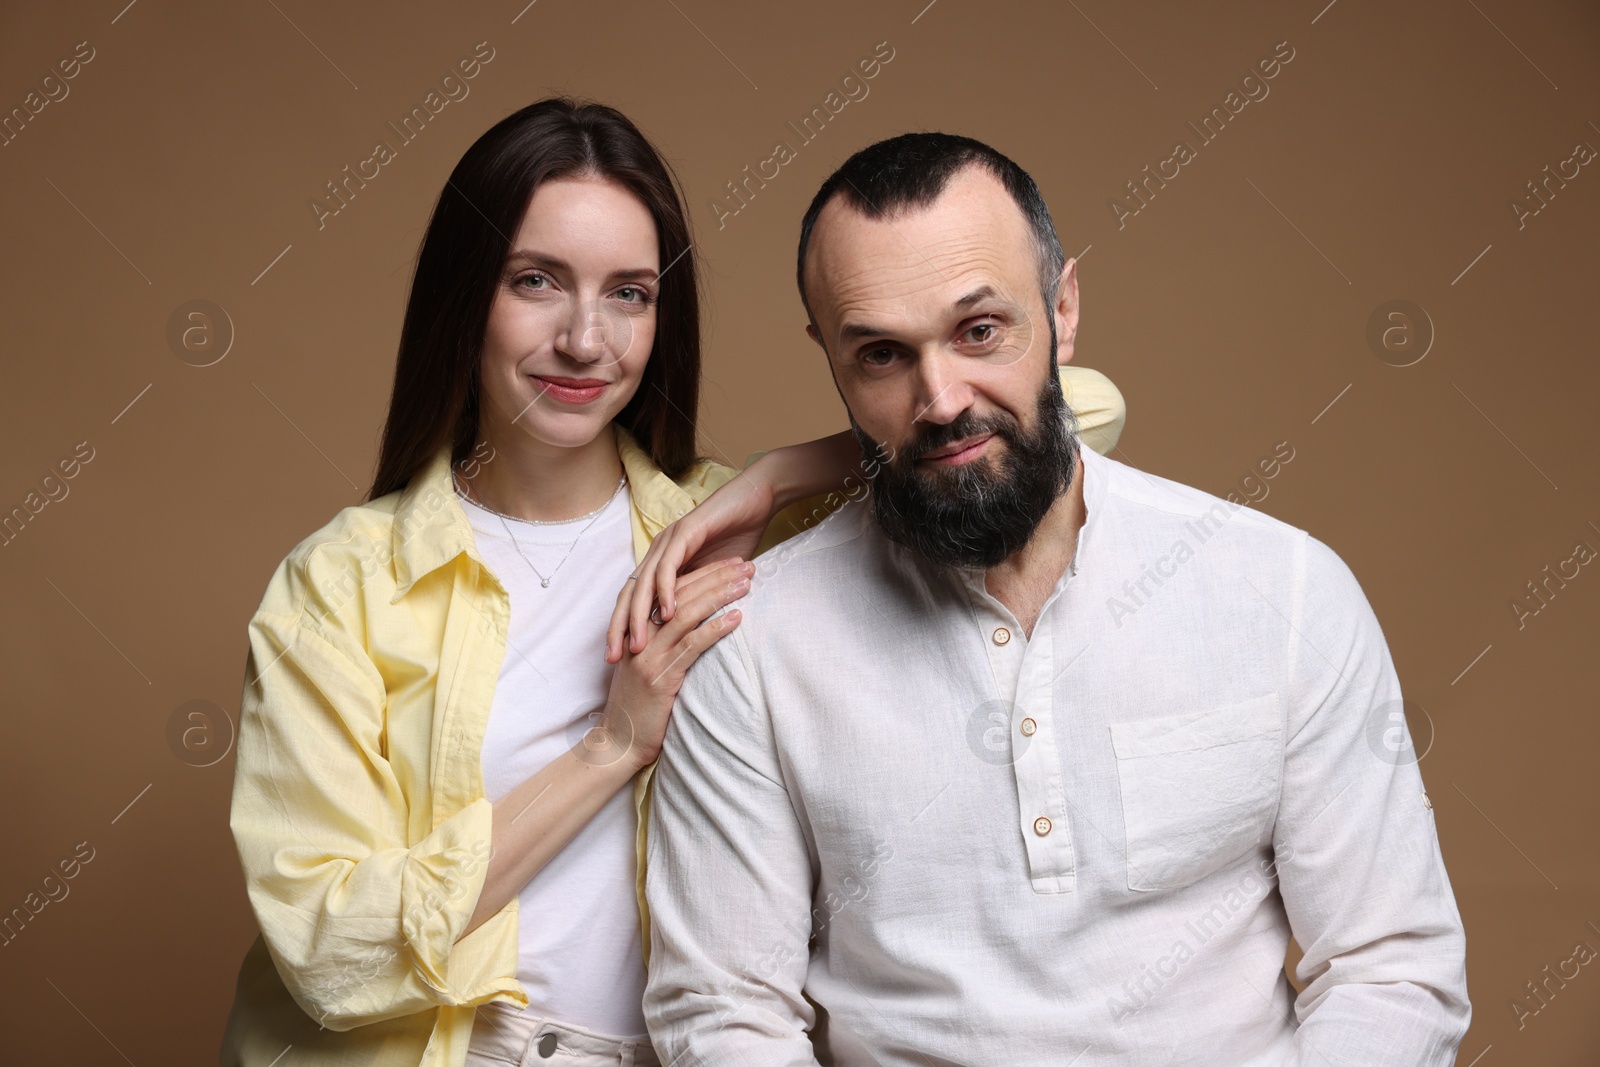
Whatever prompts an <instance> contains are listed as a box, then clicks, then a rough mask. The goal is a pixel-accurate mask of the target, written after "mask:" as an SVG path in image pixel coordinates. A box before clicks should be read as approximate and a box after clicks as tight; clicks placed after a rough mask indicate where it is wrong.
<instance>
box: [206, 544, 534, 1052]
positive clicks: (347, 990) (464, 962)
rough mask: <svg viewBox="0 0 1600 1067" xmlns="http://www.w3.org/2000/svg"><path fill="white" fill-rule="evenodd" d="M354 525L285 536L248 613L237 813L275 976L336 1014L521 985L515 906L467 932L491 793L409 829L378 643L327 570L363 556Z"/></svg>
mask: <svg viewBox="0 0 1600 1067" xmlns="http://www.w3.org/2000/svg"><path fill="white" fill-rule="evenodd" d="M361 543H362V542H361V541H360V540H359V535H356V539H355V540H347V541H346V542H344V543H343V544H339V543H331V544H330V543H326V542H325V543H323V544H322V545H320V546H319V547H318V548H317V549H316V550H315V552H314V553H313V552H302V551H299V550H297V552H296V553H294V554H291V556H290V557H289V559H287V560H285V561H284V563H283V564H282V565H281V566H280V567H279V569H278V571H277V573H276V574H275V575H274V576H273V579H272V581H271V582H270V583H269V585H268V587H267V591H266V594H265V596H264V597H263V600H262V604H261V607H260V609H258V611H257V612H256V614H255V616H254V617H253V618H252V620H251V622H250V626H249V644H250V652H249V659H248V663H247V666H246V676H245V678H246V681H245V687H244V692H243V696H242V699H241V706H240V719H239V743H238V749H237V754H236V764H235V771H234V789H233V800H232V808H231V813H230V817H229V825H230V828H231V829H232V831H233V836H234V840H235V843H236V845H237V847H238V850H239V858H240V862H241V865H242V867H243V871H244V877H245V885H246V889H247V891H248V894H249V899H250V905H251V909H252V910H253V911H254V913H255V916H256V920H257V922H258V923H259V925H260V928H261V933H262V938H263V940H264V941H265V943H266V945H267V947H268V949H269V950H270V953H271V956H272V959H273V962H274V963H275V965H276V966H277V969H278V972H279V974H280V976H281V977H282V979H283V982H284V986H285V988H287V990H288V991H289V993H290V994H291V995H292V996H293V997H294V999H295V1001H296V1003H298V1004H299V1005H300V1007H301V1008H302V1009H303V1010H304V1011H305V1012H306V1013H307V1014H308V1015H309V1016H311V1018H312V1019H314V1020H316V1022H317V1023H319V1024H320V1025H321V1026H323V1027H326V1028H327V1029H329V1030H339V1031H343V1030H350V1029H353V1028H355V1027H358V1026H362V1025H365V1024H370V1023H376V1022H382V1021H384V1020H386V1019H391V1018H394V1017H397V1016H404V1015H411V1014H414V1013H417V1012H423V1011H427V1010H429V1009H435V1008H439V1007H441V1006H445V1005H457V1006H459V1005H467V1004H476V1003H482V1002H485V1001H487V1000H488V999H490V997H491V996H493V995H494V994H496V993H503V992H509V993H512V994H514V995H515V997H516V998H517V999H519V1000H520V999H522V992H521V987H520V986H519V985H518V984H517V982H516V979H515V974H516V959H517V957H516V951H517V939H516V922H515V918H516V917H515V915H514V914H511V913H509V912H506V913H502V914H500V915H497V916H495V917H493V918H492V919H491V920H490V921H488V922H485V923H484V924H482V925H481V926H479V927H478V928H477V929H475V930H474V931H473V932H472V933H471V934H469V935H467V936H466V937H461V936H460V935H461V932H462V931H463V930H464V929H465V928H466V925H467V923H468V921H469V920H470V918H471V913H472V911H473V909H474V907H475V906H476V903H477V899H478V896H479V893H480V892H481V890H482V887H483V880H484V876H485V874H486V873H487V868H488V857H489V852H490V830H491V812H492V806H491V804H490V802H489V801H488V800H487V799H486V798H482V797H480V798H479V799H477V800H475V801H473V802H472V803H469V804H467V805H466V806H465V807H463V808H461V809H460V810H458V811H456V812H454V813H453V814H451V815H449V816H448V817H447V818H444V819H443V820H442V821H440V822H439V823H438V825H437V826H435V827H433V829H432V831H431V832H427V833H422V832H421V831H418V830H415V829H410V830H408V823H409V819H408V815H409V812H410V808H411V805H410V804H409V803H408V800H407V796H406V793H405V790H404V789H403V788H402V784H401V781H400V778H399V775H398V774H397V770H396V767H395V765H394V764H393V763H392V762H391V761H390V760H389V759H388V758H387V751H386V748H387V733H386V712H387V705H388V694H387V693H386V691H385V684H384V679H383V677H382V675H381V674H380V672H379V669H378V666H377V664H376V663H375V662H374V659H375V656H377V655H378V653H375V652H374V651H372V650H370V649H368V648H367V647H366V644H365V627H364V626H363V625H362V624H361V621H360V620H359V619H358V618H355V617H353V614H352V609H351V607H350V603H351V600H350V598H349V597H345V596H340V595H339V591H338V589H337V587H336V586H335V583H334V582H333V581H331V580H330V577H332V576H340V575H342V576H345V577H348V576H349V575H350V574H351V572H352V571H354V572H356V573H359V570H360V566H361V563H360V552H359V549H358V547H357V546H358V545H359V544H361ZM313 557H314V558H313ZM330 588H331V589H333V593H332V594H329V593H328V592H327V591H328V590H329V589H330ZM407 710H408V711H409V710H410V709H407ZM413 837H416V838H418V839H417V840H416V841H415V843H411V844H408V841H409V840H410V839H411V838H413ZM458 938H459V940H458Z"/></svg>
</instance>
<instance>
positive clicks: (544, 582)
mask: <svg viewBox="0 0 1600 1067" xmlns="http://www.w3.org/2000/svg"><path fill="white" fill-rule="evenodd" d="M539 587H540V588H541V589H549V588H550V579H548V578H540V579H539Z"/></svg>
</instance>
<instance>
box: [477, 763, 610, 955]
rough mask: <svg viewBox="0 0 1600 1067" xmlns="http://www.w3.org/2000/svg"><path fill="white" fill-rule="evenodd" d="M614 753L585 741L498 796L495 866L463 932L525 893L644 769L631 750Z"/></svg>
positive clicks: (492, 839) (492, 848)
mask: <svg viewBox="0 0 1600 1067" xmlns="http://www.w3.org/2000/svg"><path fill="white" fill-rule="evenodd" d="M580 753H582V754H583V755H580ZM608 757H609V754H608V753H606V752H605V751H604V750H603V749H595V748H589V747H586V746H585V744H584V743H583V742H579V743H578V744H577V745H576V746H574V747H573V748H572V749H570V750H568V751H567V752H564V753H562V754H561V755H560V756H559V757H557V758H556V759H555V760H553V761H551V762H550V763H549V764H547V765H546V766H544V767H543V768H541V769H540V770H539V771H538V772H537V773H535V774H534V775H533V776H532V777H530V778H529V779H528V780H527V781H525V782H523V783H522V784H521V785H519V786H517V787H516V788H515V789H513V790H512V791H511V792H509V793H507V794H506V795H505V796H503V797H501V798H500V799H499V800H497V801H495V803H494V817H493V829H491V831H490V854H489V868H488V871H487V873H486V874H485V875H484V879H483V891H482V892H481V893H480V894H479V895H478V904H477V907H475V908H474V909H473V911H472V918H471V920H470V921H469V922H468V923H467V928H466V929H465V930H464V931H462V936H463V937H465V936H466V935H467V934H470V933H471V932H472V931H473V930H475V929H477V928H478V926H479V925H480V924H482V923H483V922H484V921H486V920H487V919H489V918H490V917H491V916H492V915H494V914H495V913H496V912H498V911H499V910H500V909H501V908H503V907H505V906H506V904H507V902H509V901H510V900H511V898H512V897H515V896H516V895H517V894H518V893H519V892H521V891H522V887H523V886H525V885H527V884H528V882H529V880H530V879H532V878H533V876H534V875H536V874H538V873H539V871H541V870H542V869H543V868H544V865H545V864H547V863H549V862H550V860H551V859H553V858H554V857H555V855H556V853H558V852H560V851H561V850H562V849H563V848H565V847H566V844H567V842H569V841H571V840H572V839H573V837H575V836H576V835H577V833H578V831H579V830H581V829H583V827H584V826H585V825H586V824H587V823H588V822H589V820H590V819H592V818H594V816H595V814H596V813H597V812H598V811H599V810H600V809H601V808H602V807H604V806H605V804H606V802H607V801H608V800H610V799H611V798H612V797H613V796H614V795H616V792H617V790H618V789H621V788H622V787H623V786H624V785H627V784H628V782H630V781H631V780H632V779H633V776H634V775H635V774H636V773H637V772H638V770H639V766H638V763H637V761H636V760H634V759H633V758H632V756H631V755H629V754H627V753H624V754H622V755H621V757H620V758H617V759H612V760H610V762H606V760H607V758H608Z"/></svg>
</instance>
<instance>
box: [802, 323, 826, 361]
mask: <svg viewBox="0 0 1600 1067" xmlns="http://www.w3.org/2000/svg"><path fill="white" fill-rule="evenodd" d="M806 336H807V337H809V338H811V339H812V340H813V341H815V342H816V343H817V347H818V348H820V349H822V351H823V353H824V354H826V353H827V351H828V346H827V345H825V344H823V343H822V335H821V334H820V333H818V332H817V327H816V324H815V323H810V322H808V323H806Z"/></svg>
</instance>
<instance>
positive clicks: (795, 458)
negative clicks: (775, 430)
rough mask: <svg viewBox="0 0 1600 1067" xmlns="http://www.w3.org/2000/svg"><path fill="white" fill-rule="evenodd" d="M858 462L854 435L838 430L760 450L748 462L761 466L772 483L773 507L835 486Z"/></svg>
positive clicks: (859, 455)
mask: <svg viewBox="0 0 1600 1067" xmlns="http://www.w3.org/2000/svg"><path fill="white" fill-rule="evenodd" d="M860 466H861V447H860V445H858V444H857V443H856V439H855V435H854V434H853V433H851V432H850V431H849V430H841V431H840V432H838V433H836V434H832V435H831V436H828V437H819V438H817V439H816V440H815V441H805V442H803V443H801V444H797V445H784V446H783V447H782V448H774V449H773V450H771V451H770V452H766V453H764V454H762V455H761V456H760V457H759V458H757V460H756V461H755V462H754V463H752V464H751V465H750V469H751V470H752V471H755V470H756V469H757V468H760V470H761V473H762V474H763V475H764V476H765V477H766V479H767V482H768V484H769V485H771V486H772V502H773V507H774V510H776V509H780V508H785V507H788V506H789V505H790V504H792V503H794V502H795V501H796V500H803V499H805V498H806V497H808V496H815V495H816V494H818V493H825V492H827V491H828V490H830V489H837V488H839V487H840V486H841V485H843V484H844V481H845V479H846V478H848V477H849V476H850V475H851V473H852V472H854V471H856V470H857V469H858V468H860Z"/></svg>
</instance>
